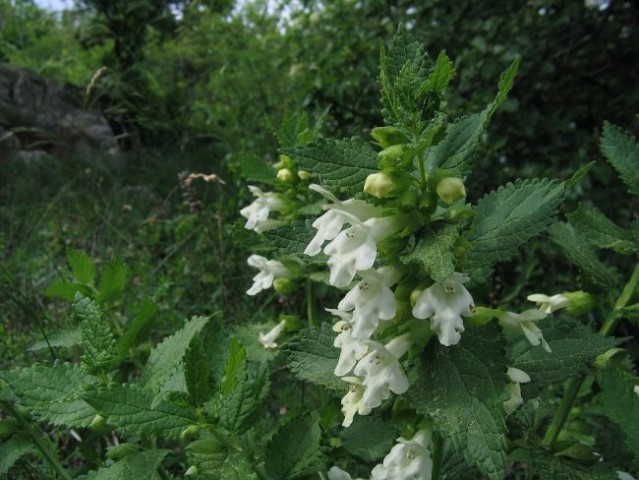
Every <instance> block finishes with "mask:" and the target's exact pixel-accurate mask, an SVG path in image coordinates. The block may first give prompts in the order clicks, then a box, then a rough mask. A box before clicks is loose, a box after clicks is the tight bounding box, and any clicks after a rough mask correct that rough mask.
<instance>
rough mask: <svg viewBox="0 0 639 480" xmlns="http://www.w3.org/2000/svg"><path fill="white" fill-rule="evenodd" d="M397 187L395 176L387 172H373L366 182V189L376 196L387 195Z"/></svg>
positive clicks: (382, 196)
mask: <svg viewBox="0 0 639 480" xmlns="http://www.w3.org/2000/svg"><path fill="white" fill-rule="evenodd" d="M396 188H397V184H396V183H395V182H394V181H393V178H392V177H391V176H390V175H389V174H387V173H385V172H378V173H371V174H370V175H369V176H368V177H366V182H365V183H364V191H365V192H366V193H368V194H369V195H372V196H373V197H376V198H384V197H387V196H388V195H390V194H391V193H392V192H393V191H394V190H395V189H396Z"/></svg>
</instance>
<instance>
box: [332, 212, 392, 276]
mask: <svg viewBox="0 0 639 480" xmlns="http://www.w3.org/2000/svg"><path fill="white" fill-rule="evenodd" d="M342 214H343V215H346V216H347V217H349V218H350V223H351V227H350V228H347V229H346V230H344V231H342V232H340V233H339V234H338V235H337V236H336V237H335V238H334V239H333V240H332V241H331V243H329V244H328V245H326V247H324V253H325V254H326V255H328V256H329V259H328V262H327V263H328V266H329V268H330V269H331V274H330V277H329V283H330V284H331V285H334V286H336V287H345V286H346V285H348V284H349V283H351V282H352V281H353V278H354V277H355V274H356V273H357V272H358V271H360V272H361V271H364V270H368V269H370V268H372V267H373V264H374V263H375V258H376V257H377V243H378V242H379V241H380V240H383V239H385V238H387V237H389V236H391V235H393V234H394V233H397V232H398V231H399V230H400V229H401V228H402V225H401V223H400V222H399V220H398V218H397V217H394V216H393V217H381V218H369V219H368V220H366V221H365V222H360V221H359V220H358V219H357V218H356V217H354V216H352V215H350V214H347V213H346V212H343V213H342Z"/></svg>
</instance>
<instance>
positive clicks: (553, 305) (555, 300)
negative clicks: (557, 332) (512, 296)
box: [528, 293, 570, 313]
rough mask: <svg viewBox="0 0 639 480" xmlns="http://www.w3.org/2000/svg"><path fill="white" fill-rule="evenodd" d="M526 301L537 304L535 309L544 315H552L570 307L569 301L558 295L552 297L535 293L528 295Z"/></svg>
mask: <svg viewBox="0 0 639 480" xmlns="http://www.w3.org/2000/svg"><path fill="white" fill-rule="evenodd" d="M528 300H530V301H531V302H535V303H537V308H539V310H541V311H542V312H544V313H553V312H556V311H557V310H561V309H562V308H567V307H569V306H570V300H569V299H568V298H567V297H565V296H564V295H562V294H560V293H559V294H557V295H553V296H552V297H549V296H548V295H544V294H542V293H535V294H533V295H528Z"/></svg>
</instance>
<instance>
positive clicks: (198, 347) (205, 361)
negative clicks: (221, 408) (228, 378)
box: [184, 337, 213, 406]
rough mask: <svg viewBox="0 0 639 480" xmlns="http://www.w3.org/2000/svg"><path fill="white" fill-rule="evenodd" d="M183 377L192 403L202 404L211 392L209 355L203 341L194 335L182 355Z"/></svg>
mask: <svg viewBox="0 0 639 480" xmlns="http://www.w3.org/2000/svg"><path fill="white" fill-rule="evenodd" d="M184 378H185V381H186V388H187V390H188V392H189V397H190V398H191V402H192V403H193V405H197V406H199V405H202V404H203V403H204V402H206V401H207V400H208V399H209V398H211V395H212V394H213V379H212V377H211V370H210V362H209V356H208V355H207V350H206V348H205V347H204V341H203V340H202V339H201V338H200V337H195V338H194V339H193V340H192V341H191V346H190V347H189V348H188V350H187V351H186V354H185V355H184Z"/></svg>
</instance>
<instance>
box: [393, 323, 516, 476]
mask: <svg viewBox="0 0 639 480" xmlns="http://www.w3.org/2000/svg"><path fill="white" fill-rule="evenodd" d="M490 329H493V330H494V331H492V332H491V331H490ZM506 365H507V362H506V358H505V356H504V352H503V344H502V342H501V340H500V335H499V332H498V330H497V327H496V326H491V325H486V326H484V327H483V328H482V330H481V332H477V331H473V330H469V331H466V332H465V333H464V334H463V335H462V340H461V342H460V343H459V344H457V345H455V346H451V347H445V346H442V345H440V344H439V343H437V342H431V343H430V345H429V346H428V347H427V348H426V351H425V353H424V355H423V357H422V361H421V362H420V363H419V364H418V365H417V366H416V367H415V368H413V369H412V370H411V371H410V372H409V377H410V378H411V387H410V389H409V390H408V392H407V393H406V395H407V397H408V399H409V400H410V401H411V403H412V404H413V406H414V407H415V408H416V409H417V411H418V412H420V413H422V414H424V415H428V416H430V417H431V418H432V419H433V425H434V428H435V430H436V431H438V432H439V433H441V434H442V436H443V437H445V438H449V439H450V440H451V441H452V442H453V444H454V445H456V447H457V449H458V450H461V451H462V452H463V454H464V457H465V458H466V460H467V461H468V463H470V464H471V465H474V466H476V467H477V468H479V469H480V470H481V471H482V472H483V473H484V474H485V475H487V476H488V477H489V478H491V479H495V480H497V479H499V480H501V479H502V478H503V473H504V470H505V467H506V456H505V450H506V424H505V421H504V417H505V413H504V410H503V407H502V403H503V401H504V400H506V398H507V395H506V393H505V386H506V383H507V378H506V370H507V369H506Z"/></svg>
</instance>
